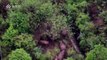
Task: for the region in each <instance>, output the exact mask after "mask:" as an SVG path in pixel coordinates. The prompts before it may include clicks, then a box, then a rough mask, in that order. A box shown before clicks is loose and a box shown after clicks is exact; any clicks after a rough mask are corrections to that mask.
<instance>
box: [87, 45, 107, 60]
mask: <svg viewBox="0 0 107 60" xmlns="http://www.w3.org/2000/svg"><path fill="white" fill-rule="evenodd" d="M106 56H107V48H105V47H104V46H102V45H96V46H95V48H94V49H93V50H91V51H90V52H89V53H88V54H87V57H86V60H107V57H106Z"/></svg>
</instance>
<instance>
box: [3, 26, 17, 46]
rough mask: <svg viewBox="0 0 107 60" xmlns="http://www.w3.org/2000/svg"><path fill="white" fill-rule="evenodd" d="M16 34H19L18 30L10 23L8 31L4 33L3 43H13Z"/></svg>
mask: <svg viewBox="0 0 107 60" xmlns="http://www.w3.org/2000/svg"><path fill="white" fill-rule="evenodd" d="M16 35H18V30H16V29H14V28H13V26H12V25H10V27H9V28H8V29H7V30H6V32H5V33H4V35H3V36H2V39H3V41H2V42H3V43H4V44H5V45H8V44H10V45H11V42H12V41H11V38H13V37H15V36H16Z"/></svg>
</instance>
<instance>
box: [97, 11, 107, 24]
mask: <svg viewBox="0 0 107 60" xmlns="http://www.w3.org/2000/svg"><path fill="white" fill-rule="evenodd" d="M99 16H100V17H102V18H103V19H104V21H105V23H106V24H107V11H103V12H101V13H100V14H99Z"/></svg>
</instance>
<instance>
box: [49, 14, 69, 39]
mask: <svg viewBox="0 0 107 60" xmlns="http://www.w3.org/2000/svg"><path fill="white" fill-rule="evenodd" d="M48 21H50V23H52V29H51V33H52V34H53V37H55V38H57V37H59V35H58V34H59V33H60V32H61V30H63V29H68V30H69V27H68V26H67V25H68V24H67V18H66V17H64V15H53V16H52V17H51V18H50V19H49V20H48Z"/></svg>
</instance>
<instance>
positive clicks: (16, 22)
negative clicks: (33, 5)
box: [8, 11, 29, 33]
mask: <svg viewBox="0 0 107 60" xmlns="http://www.w3.org/2000/svg"><path fill="white" fill-rule="evenodd" d="M8 22H9V24H12V25H13V27H14V28H15V29H17V30H18V31H19V32H20V33H25V32H28V31H29V16H28V15H26V14H24V13H21V12H13V11H12V12H10V13H9V18H8Z"/></svg>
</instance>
